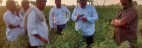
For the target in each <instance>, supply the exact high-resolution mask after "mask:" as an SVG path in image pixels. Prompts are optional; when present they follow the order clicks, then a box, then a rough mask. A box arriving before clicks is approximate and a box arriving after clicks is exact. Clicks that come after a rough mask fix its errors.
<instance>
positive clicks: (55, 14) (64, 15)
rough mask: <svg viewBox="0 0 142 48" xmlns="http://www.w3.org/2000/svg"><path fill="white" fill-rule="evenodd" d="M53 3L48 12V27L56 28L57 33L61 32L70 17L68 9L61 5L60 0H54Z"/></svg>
mask: <svg viewBox="0 0 142 48" xmlns="http://www.w3.org/2000/svg"><path fill="white" fill-rule="evenodd" d="M55 4H56V6H55V7H53V8H52V9H51V10H50V12H49V24H50V28H54V29H55V30H57V34H61V32H62V30H63V28H65V26H66V23H67V22H68V21H69V19H70V11H69V10H68V9H67V7H66V6H63V5H61V0H55Z"/></svg>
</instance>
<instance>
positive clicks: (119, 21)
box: [113, 10, 137, 26]
mask: <svg viewBox="0 0 142 48" xmlns="http://www.w3.org/2000/svg"><path fill="white" fill-rule="evenodd" d="M136 16H137V12H136V11H133V10H130V11H129V12H127V13H126V14H125V17H123V18H122V19H114V23H113V26H126V25H127V24H130V23H131V22H132V21H133V20H134V19H135V18H136Z"/></svg>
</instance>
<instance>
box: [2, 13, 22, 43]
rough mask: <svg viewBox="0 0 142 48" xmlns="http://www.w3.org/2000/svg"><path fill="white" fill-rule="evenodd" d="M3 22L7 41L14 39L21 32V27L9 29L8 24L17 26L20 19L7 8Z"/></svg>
mask: <svg viewBox="0 0 142 48" xmlns="http://www.w3.org/2000/svg"><path fill="white" fill-rule="evenodd" d="M3 19H4V22H5V24H6V36H7V39H8V41H11V42H12V41H15V40H16V39H17V37H18V36H19V35H20V34H23V28H21V27H17V28H12V29H10V28H9V27H8V26H9V25H13V26H18V25H20V23H21V19H20V18H19V17H18V16H16V15H15V13H12V12H10V11H9V10H7V11H6V12H5V14H4V15H3Z"/></svg>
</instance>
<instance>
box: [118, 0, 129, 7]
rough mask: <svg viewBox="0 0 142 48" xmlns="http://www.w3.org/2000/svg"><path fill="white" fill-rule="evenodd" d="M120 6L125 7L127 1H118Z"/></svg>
mask: <svg viewBox="0 0 142 48" xmlns="http://www.w3.org/2000/svg"><path fill="white" fill-rule="evenodd" d="M120 3H121V5H122V6H125V5H126V4H127V3H128V0H120Z"/></svg>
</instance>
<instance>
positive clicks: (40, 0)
mask: <svg viewBox="0 0 142 48" xmlns="http://www.w3.org/2000/svg"><path fill="white" fill-rule="evenodd" d="M37 2H47V0H36V3H37Z"/></svg>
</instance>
